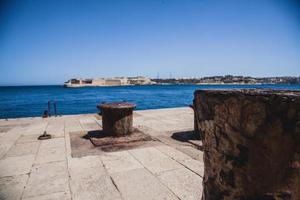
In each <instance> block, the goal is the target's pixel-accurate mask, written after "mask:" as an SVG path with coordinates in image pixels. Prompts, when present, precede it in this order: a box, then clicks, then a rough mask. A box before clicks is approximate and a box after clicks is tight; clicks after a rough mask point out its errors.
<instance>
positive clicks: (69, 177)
mask: <svg viewBox="0 0 300 200" xmlns="http://www.w3.org/2000/svg"><path fill="white" fill-rule="evenodd" d="M64 141H65V142H64V144H65V158H66V165H67V172H68V186H69V191H70V196H71V200H72V199H73V197H72V194H73V193H72V190H71V183H70V180H71V174H70V171H69V160H68V155H67V142H68V141H67V139H66V121H64Z"/></svg>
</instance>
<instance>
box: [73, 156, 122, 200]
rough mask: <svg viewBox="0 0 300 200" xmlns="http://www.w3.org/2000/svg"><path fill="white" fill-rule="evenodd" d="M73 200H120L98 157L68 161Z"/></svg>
mask: <svg viewBox="0 0 300 200" xmlns="http://www.w3.org/2000/svg"><path fill="white" fill-rule="evenodd" d="M69 172H70V175H71V177H70V186H71V191H72V198H73V199H91V200H92V199H95V200H96V199H103V200H114V199H116V200H117V199H121V198H120V194H119V192H118V190H117V189H116V187H115V186H114V184H113V182H112V180H111V179H110V177H109V176H108V175H107V173H106V170H105V169H104V167H103V165H102V163H101V161H100V159H99V157H98V156H87V157H82V158H71V159H69Z"/></svg>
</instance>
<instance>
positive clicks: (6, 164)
mask: <svg viewBox="0 0 300 200" xmlns="http://www.w3.org/2000/svg"><path fill="white" fill-rule="evenodd" d="M33 161H34V155H25V156H14V157H6V158H4V159H2V160H0V177H5V176H15V175H21V174H27V173H29V172H30V169H31V166H32V164H33Z"/></svg>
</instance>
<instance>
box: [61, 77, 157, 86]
mask: <svg viewBox="0 0 300 200" xmlns="http://www.w3.org/2000/svg"><path fill="white" fill-rule="evenodd" d="M152 84H155V82H154V81H151V79H149V78H146V77H144V76H136V77H113V78H96V79H91V78H90V79H82V78H72V79H70V80H68V81H67V82H65V83H64V87H93V86H94V87H95V86H99V87H101V86H126V85H152Z"/></svg>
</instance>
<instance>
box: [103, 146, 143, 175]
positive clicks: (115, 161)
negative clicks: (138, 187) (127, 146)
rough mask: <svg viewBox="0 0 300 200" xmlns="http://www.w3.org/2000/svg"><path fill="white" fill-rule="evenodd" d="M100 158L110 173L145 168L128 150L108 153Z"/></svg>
mask: <svg viewBox="0 0 300 200" xmlns="http://www.w3.org/2000/svg"><path fill="white" fill-rule="evenodd" d="M100 158H101V160H102V162H103V164H104V166H105V168H106V169H107V171H108V173H109V174H112V173H117V172H123V171H128V170H132V169H137V168H143V166H142V165H141V164H140V163H139V162H138V161H137V160H136V159H135V158H134V157H133V156H132V155H131V154H129V153H128V152H127V151H121V152H114V153H107V154H104V155H103V156H101V157H100Z"/></svg>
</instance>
